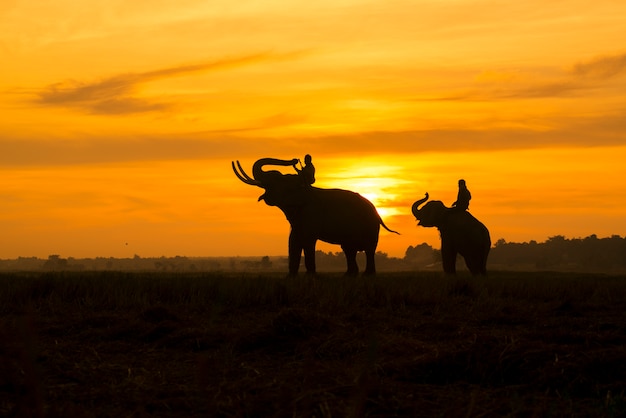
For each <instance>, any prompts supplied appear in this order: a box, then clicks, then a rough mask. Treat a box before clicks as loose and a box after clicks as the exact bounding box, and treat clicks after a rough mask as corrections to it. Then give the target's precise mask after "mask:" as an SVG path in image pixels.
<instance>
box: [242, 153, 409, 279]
mask: <svg viewBox="0 0 626 418" xmlns="http://www.w3.org/2000/svg"><path fill="white" fill-rule="evenodd" d="M308 157H310V156H308ZM305 162H306V163H307V165H305V167H304V168H306V167H307V166H309V167H312V164H311V160H310V158H305ZM296 163H297V160H295V161H294V160H281V159H277V158H261V159H259V160H257V161H256V162H255V163H254V165H253V166H252V177H251V176H249V175H248V174H247V173H246V172H245V171H244V170H243V168H242V167H241V164H240V163H239V161H237V162H236V163H235V162H234V161H233V162H232V163H231V165H232V168H233V171H234V173H235V175H236V176H237V178H238V179H239V180H241V181H242V182H243V183H245V184H248V185H250V186H257V187H260V188H261V189H263V190H264V193H263V194H262V195H261V196H260V197H259V198H258V200H259V201H261V200H263V201H264V202H265V203H266V204H267V205H269V206H276V207H278V208H279V209H280V210H281V211H283V213H284V214H285V217H286V218H287V220H288V221H289V224H290V225H291V232H290V233H289V243H288V250H289V275H290V276H295V275H297V274H298V269H299V267H300V259H301V257H302V253H303V252H304V265H305V267H306V270H307V273H309V274H315V273H316V266H315V245H316V242H317V241H318V240H320V241H324V242H328V243H331V244H338V245H340V246H341V249H342V250H343V252H344V254H345V256H346V264H347V271H346V274H347V275H350V276H354V275H356V274H358V272H359V267H358V265H357V262H356V255H357V252H359V251H364V252H365V261H366V265H365V271H364V274H368V275H370V274H375V273H376V263H375V253H376V246H377V245H378V234H379V231H380V227H381V226H382V227H383V228H385V229H386V230H388V231H390V232H393V233H396V234H397V232H396V231H393V230H391V229H389V228H388V227H387V225H385V223H384V222H383V220H382V219H381V217H380V215H379V214H378V211H377V210H376V208H375V207H374V205H373V204H372V202H370V201H369V200H367V199H366V198H364V197H363V196H361V195H359V194H358V193H355V192H351V191H349V190H342V189H322V188H319V187H315V186H312V185H311V184H310V182H311V181H314V177H313V176H312V172H311V171H309V174H308V175H309V176H310V177H308V182H309V183H308V184H307V185H306V186H303V181H302V177H301V175H300V174H282V173H281V172H280V171H278V170H265V169H264V167H265V166H282V167H288V166H295V164H296ZM304 168H303V169H302V170H301V171H304Z"/></svg>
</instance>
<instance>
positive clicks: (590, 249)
mask: <svg viewBox="0 0 626 418" xmlns="http://www.w3.org/2000/svg"><path fill="white" fill-rule="evenodd" d="M315 258H316V263H317V270H318V271H320V272H324V271H328V272H335V271H336V272H341V271H344V270H345V257H344V255H343V253H342V252H327V253H326V252H323V251H317V252H316V257H315ZM357 262H358V263H359V265H360V266H364V265H365V254H363V253H359V255H358V258H357ZM287 265H288V258H287V256H273V257H270V256H267V255H266V256H262V257H182V256H176V257H140V256H139V255H135V256H134V257H132V258H113V257H108V258H107V257H96V258H83V259H76V258H73V257H68V258H63V257H61V256H60V255H58V254H53V255H50V256H49V257H48V258H47V259H40V258H37V257H19V258H17V259H13V260H0V271H63V270H73V271H80V270H84V271H91V270H116V271H180V272H185V271H192V272H193V271H199V272H201V271H286V269H287ZM376 265H377V268H378V270H379V271H420V270H434V271H440V270H441V251H440V250H439V249H438V248H433V247H431V246H430V245H428V244H426V243H422V244H418V245H415V246H409V247H408V248H407V249H406V252H405V254H404V257H402V258H399V257H389V256H388V254H386V253H384V252H380V251H379V252H377V253H376ZM457 268H458V271H463V270H464V269H465V264H464V262H463V260H462V259H461V258H460V257H459V258H458V259H457ZM487 268H488V269H489V270H492V271H493V270H518V271H537V270H552V271H572V272H602V273H623V272H626V237H621V236H619V235H613V236H611V237H607V238H598V237H597V236H596V235H590V236H588V237H586V238H572V239H568V238H566V237H564V236H562V235H557V236H553V237H550V238H548V239H547V240H546V241H545V242H537V241H534V240H533V241H530V242H522V243H517V242H506V241H505V240H504V239H499V240H497V241H496V242H495V243H494V245H493V247H492V249H491V252H490V253H489V261H488V263H487Z"/></svg>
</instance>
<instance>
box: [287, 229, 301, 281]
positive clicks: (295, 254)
mask: <svg viewBox="0 0 626 418" xmlns="http://www.w3.org/2000/svg"><path fill="white" fill-rule="evenodd" d="M301 258H302V244H301V243H300V240H299V239H297V238H296V236H295V234H294V232H293V229H292V230H291V233H290V234H289V275H290V276H297V275H298V270H299V269H300V259H301Z"/></svg>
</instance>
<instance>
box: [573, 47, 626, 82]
mask: <svg viewBox="0 0 626 418" xmlns="http://www.w3.org/2000/svg"><path fill="white" fill-rule="evenodd" d="M572 72H573V73H574V75H576V76H581V77H588V78H594V79H607V78H611V77H615V76H619V75H622V74H625V73H626V53H623V54H618V55H608V56H602V57H598V58H595V59H592V60H589V61H585V62H580V63H577V64H576V65H574V69H573V71H572Z"/></svg>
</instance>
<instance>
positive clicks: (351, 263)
mask: <svg viewBox="0 0 626 418" xmlns="http://www.w3.org/2000/svg"><path fill="white" fill-rule="evenodd" d="M341 249H342V250H343V252H344V254H345V255H346V262H347V263H348V271H346V276H356V275H357V274H359V266H358V264H357V263H356V253H357V250H355V249H354V248H349V247H344V246H343V245H342V246H341Z"/></svg>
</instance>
